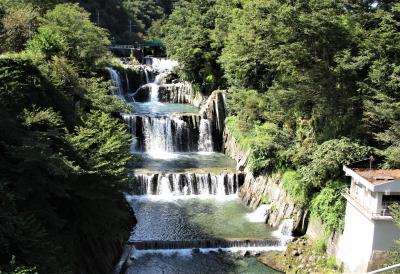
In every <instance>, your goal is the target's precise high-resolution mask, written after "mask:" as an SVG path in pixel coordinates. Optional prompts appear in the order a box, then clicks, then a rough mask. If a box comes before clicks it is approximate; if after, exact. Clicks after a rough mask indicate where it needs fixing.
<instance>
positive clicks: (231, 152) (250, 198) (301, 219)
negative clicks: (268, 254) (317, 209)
mask: <svg viewBox="0 0 400 274" xmlns="http://www.w3.org/2000/svg"><path fill="white" fill-rule="evenodd" d="M223 140H224V144H223V145H224V147H223V151H224V153H225V154H227V155H228V156H230V157H231V158H233V159H234V160H236V162H237V169H238V170H239V171H242V172H244V173H245V179H244V184H243V185H242V187H241V189H240V194H239V195H240V198H241V199H242V200H243V201H244V202H245V203H246V204H247V205H248V206H250V207H251V208H253V209H255V208H257V207H258V206H259V205H260V204H261V201H262V199H263V197H265V196H266V197H268V199H269V201H271V202H273V207H272V210H271V211H270V212H269V213H268V216H267V223H268V224H269V225H270V226H272V227H274V228H276V227H277V226H278V225H279V224H280V223H281V222H282V220H284V219H293V220H294V226H293V233H294V234H295V235H302V234H304V233H305V231H306V228H307V217H308V216H307V215H308V210H307V209H306V208H304V207H303V206H300V205H298V204H296V203H295V202H294V201H293V200H292V199H291V197H290V196H289V195H288V193H287V192H286V191H285V190H284V188H283V185H282V181H281V178H280V177H279V176H273V175H268V174H265V175H261V176H254V175H253V173H252V172H251V170H250V168H249V151H246V150H244V149H243V148H242V146H241V145H240V144H239V143H238V142H237V141H236V139H235V138H234V137H233V136H232V134H231V132H230V131H229V129H228V128H226V127H225V130H224V134H223Z"/></svg>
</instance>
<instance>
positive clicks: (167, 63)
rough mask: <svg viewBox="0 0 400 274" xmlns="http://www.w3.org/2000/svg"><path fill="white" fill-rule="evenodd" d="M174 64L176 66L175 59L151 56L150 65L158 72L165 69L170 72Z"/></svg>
mask: <svg viewBox="0 0 400 274" xmlns="http://www.w3.org/2000/svg"><path fill="white" fill-rule="evenodd" d="M176 66H178V62H177V61H173V60H169V59H164V58H152V64H151V67H152V68H153V69H154V70H156V71H158V72H159V73H162V72H166V71H167V72H171V71H172V70H173V69H174V68H175V67H176Z"/></svg>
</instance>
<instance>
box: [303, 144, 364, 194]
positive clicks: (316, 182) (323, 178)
mask: <svg viewBox="0 0 400 274" xmlns="http://www.w3.org/2000/svg"><path fill="white" fill-rule="evenodd" d="M370 153H371V148H369V147H366V146H362V145H359V144H357V143H355V142H353V141H351V140H350V139H348V138H341V139H333V140H330V141H327V142H324V143H323V144H321V145H319V146H318V147H317V149H316V150H315V152H314V154H313V155H312V160H311V162H310V163H309V164H308V165H306V166H304V167H302V168H300V169H299V172H300V173H301V174H302V177H303V180H304V181H306V182H308V183H310V184H311V185H312V186H313V187H323V186H324V184H325V182H327V181H328V180H334V179H336V178H340V177H341V176H342V174H343V172H342V166H343V165H345V164H350V163H354V162H357V161H360V160H364V159H366V158H367V157H368V156H369V155H370Z"/></svg>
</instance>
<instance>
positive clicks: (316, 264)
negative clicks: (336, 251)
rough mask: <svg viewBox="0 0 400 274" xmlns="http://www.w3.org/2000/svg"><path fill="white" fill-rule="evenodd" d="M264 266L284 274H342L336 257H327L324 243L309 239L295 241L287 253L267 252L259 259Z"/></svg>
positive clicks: (289, 245)
mask: <svg viewBox="0 0 400 274" xmlns="http://www.w3.org/2000/svg"><path fill="white" fill-rule="evenodd" d="M258 260H259V261H260V262H262V263H263V264H265V265H267V266H269V267H271V268H273V269H275V270H277V271H280V272H284V273H324V274H325V273H340V272H341V271H340V268H339V267H338V265H337V263H336V260H335V258H334V257H331V256H327V255H326V246H325V244H324V242H323V241H314V240H311V239H309V238H307V237H301V238H297V239H295V240H294V241H293V242H291V243H289V244H288V247H287V250H286V251H285V252H266V253H263V254H262V255H261V256H259V257H258Z"/></svg>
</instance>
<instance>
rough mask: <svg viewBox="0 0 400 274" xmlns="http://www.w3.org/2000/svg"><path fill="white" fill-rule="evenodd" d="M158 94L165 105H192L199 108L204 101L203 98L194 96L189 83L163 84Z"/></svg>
mask: <svg viewBox="0 0 400 274" xmlns="http://www.w3.org/2000/svg"><path fill="white" fill-rule="evenodd" d="M158 92H159V96H158V99H159V100H160V102H164V103H175V104H191V105H194V106H197V107H199V106H200V104H201V103H202V101H203V98H202V96H200V95H197V96H196V95H195V94H194V91H193V88H192V84H190V83H189V82H179V83H175V84H162V85H161V86H160V89H159V91H158Z"/></svg>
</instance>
